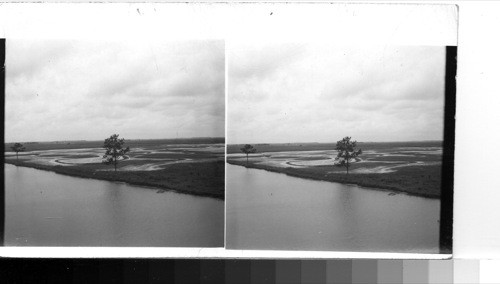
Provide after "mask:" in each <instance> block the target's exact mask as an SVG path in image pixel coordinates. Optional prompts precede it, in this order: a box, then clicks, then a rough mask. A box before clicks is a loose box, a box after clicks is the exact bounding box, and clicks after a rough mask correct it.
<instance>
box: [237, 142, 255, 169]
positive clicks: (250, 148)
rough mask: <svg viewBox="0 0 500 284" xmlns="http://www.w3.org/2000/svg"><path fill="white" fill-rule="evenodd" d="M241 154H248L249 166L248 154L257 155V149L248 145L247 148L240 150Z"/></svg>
mask: <svg viewBox="0 0 500 284" xmlns="http://www.w3.org/2000/svg"><path fill="white" fill-rule="evenodd" d="M240 150H241V152H243V153H245V154H247V165H248V154H252V153H255V152H257V149H255V148H254V147H253V146H252V145H250V144H246V145H245V146H243V148H241V149H240Z"/></svg>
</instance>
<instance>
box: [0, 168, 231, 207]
mask: <svg viewBox="0 0 500 284" xmlns="http://www.w3.org/2000/svg"><path fill="white" fill-rule="evenodd" d="M4 163H5V164H9V165H13V166H16V167H25V168H32V169H37V170H42V171H49V172H54V173H56V174H61V175H65V176H72V177H79V178H88V179H94V180H102V181H109V182H123V183H126V184H129V185H133V186H142V187H146V188H149V189H151V190H157V193H163V192H165V191H173V192H176V193H180V194H188V195H194V196H201V197H210V198H215V199H219V200H223V201H224V199H225V196H224V192H223V193H222V194H217V193H212V192H201V191H195V190H189V189H186V188H173V187H168V186H164V185H161V184H155V183H152V182H148V181H137V180H131V179H130V176H129V175H123V173H124V172H113V171H110V172H100V173H99V172H96V171H95V172H91V171H81V170H80V171H78V169H75V168H72V169H71V168H69V167H64V166H48V165H41V164H35V163H26V162H22V161H8V160H4ZM96 173H97V175H96ZM107 173H111V175H112V176H108V175H106V174H107ZM118 175H120V176H118Z"/></svg>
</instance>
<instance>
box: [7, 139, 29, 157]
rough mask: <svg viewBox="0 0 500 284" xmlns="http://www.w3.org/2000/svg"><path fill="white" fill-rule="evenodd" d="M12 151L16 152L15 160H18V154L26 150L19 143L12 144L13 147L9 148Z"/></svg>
mask: <svg viewBox="0 0 500 284" xmlns="http://www.w3.org/2000/svg"><path fill="white" fill-rule="evenodd" d="M10 148H11V149H12V151H14V152H16V160H19V152H24V150H26V148H24V146H23V144H21V143H14V146H12V147H10Z"/></svg>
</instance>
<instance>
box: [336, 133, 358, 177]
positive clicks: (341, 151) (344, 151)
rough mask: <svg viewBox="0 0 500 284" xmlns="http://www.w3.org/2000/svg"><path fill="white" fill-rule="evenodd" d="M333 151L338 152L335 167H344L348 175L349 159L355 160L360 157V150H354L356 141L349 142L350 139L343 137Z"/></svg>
mask: <svg viewBox="0 0 500 284" xmlns="http://www.w3.org/2000/svg"><path fill="white" fill-rule="evenodd" d="M335 150H337V151H338V153H337V158H336V159H335V160H337V161H338V163H337V166H339V167H345V168H346V170H347V173H346V174H349V167H350V166H351V159H354V158H356V157H357V156H359V155H361V149H358V150H356V141H352V142H351V137H344V138H343V139H342V140H340V141H337V147H336V148H335Z"/></svg>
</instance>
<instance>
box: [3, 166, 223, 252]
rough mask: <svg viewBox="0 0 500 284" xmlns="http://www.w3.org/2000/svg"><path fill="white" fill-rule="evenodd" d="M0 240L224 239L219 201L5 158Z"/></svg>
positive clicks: (168, 242) (159, 242) (193, 243)
mask: <svg viewBox="0 0 500 284" xmlns="http://www.w3.org/2000/svg"><path fill="white" fill-rule="evenodd" d="M5 195H6V196H5V197H6V199H5V208H6V211H5V213H6V215H5V245H7V246H163V247H165V246H167V247H168V246H177V247H180V246H182V247H214V246H215V247H218V246H223V245H224V202H223V201H222V200H217V199H213V198H207V197H197V196H191V195H186V194H178V193H174V192H165V193H157V191H156V190H154V189H150V188H144V187H137V186H131V185H127V184H123V183H115V182H107V181H99V180H92V179H83V178H75V177H70V176H64V175H60V174H56V173H53V172H48V171H41V170H36V169H31V168H23V167H15V166H13V165H9V164H5Z"/></svg>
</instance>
